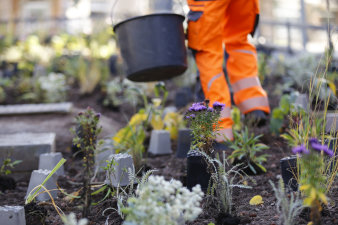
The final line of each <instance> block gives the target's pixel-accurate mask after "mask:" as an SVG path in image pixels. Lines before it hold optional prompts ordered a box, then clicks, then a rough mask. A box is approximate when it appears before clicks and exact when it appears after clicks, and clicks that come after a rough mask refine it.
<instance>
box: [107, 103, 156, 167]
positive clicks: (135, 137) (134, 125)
mask: <svg viewBox="0 0 338 225" xmlns="http://www.w3.org/2000/svg"><path fill="white" fill-rule="evenodd" d="M149 116H150V115H149V113H148V114H147V113H146V112H145V110H144V109H141V110H140V111H139V112H138V113H137V114H135V115H133V116H132V118H131V119H130V121H129V123H128V124H127V126H125V127H124V128H121V129H120V130H119V131H118V132H117V133H116V134H115V136H114V137H113V141H114V144H115V152H116V153H120V152H125V153H129V154H131V155H132V156H133V160H134V165H135V168H136V170H138V169H140V168H141V167H142V164H143V153H144V151H145V148H144V145H143V143H144V140H145V138H146V129H147V127H148V120H149Z"/></svg>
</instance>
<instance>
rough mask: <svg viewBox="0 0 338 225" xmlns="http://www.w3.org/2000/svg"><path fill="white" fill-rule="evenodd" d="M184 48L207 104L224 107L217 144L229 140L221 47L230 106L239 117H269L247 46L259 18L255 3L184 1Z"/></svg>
mask: <svg viewBox="0 0 338 225" xmlns="http://www.w3.org/2000/svg"><path fill="white" fill-rule="evenodd" d="M187 1H188V5H189V8H190V12H189V15H188V19H189V20H188V45H189V47H190V48H191V49H194V50H196V54H195V60H196V64H197V67H198V69H199V72H200V80H201V84H202V89H203V92H204V95H205V98H206V99H209V100H210V103H211V104H213V102H215V101H218V102H221V103H224V104H225V105H226V107H225V109H224V110H223V112H222V114H221V120H220V127H221V130H220V131H219V133H220V136H219V138H218V139H217V141H222V140H224V139H223V138H222V137H221V136H222V135H225V136H226V137H227V138H229V139H232V138H233V136H232V129H231V127H232V124H233V121H232V120H231V115H230V108H231V99H230V92H229V87H228V85H227V82H226V79H225V76H224V74H223V66H222V65H223V61H224V47H225V51H226V54H227V56H228V57H227V64H226V68H227V73H228V76H229V80H230V84H231V87H232V89H233V91H234V102H235V104H236V106H237V107H239V109H240V110H241V112H242V113H244V114H246V113H249V112H251V111H253V110H262V111H264V112H266V113H270V107H269V102H268V98H267V94H266V92H265V91H264V90H263V88H262V86H261V84H260V81H259V79H258V67H257V53H256V49H255V47H254V46H253V45H252V44H250V43H249V42H248V39H247V36H248V34H250V33H253V31H254V29H255V26H256V25H257V22H258V21H257V19H258V15H259V4H258V0H187Z"/></svg>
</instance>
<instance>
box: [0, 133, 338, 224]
mask: <svg viewBox="0 0 338 225" xmlns="http://www.w3.org/2000/svg"><path fill="white" fill-rule="evenodd" d="M260 132H263V133H264V136H263V137H262V138H261V140H262V142H263V143H265V144H267V145H268V146H269V147H270V149H269V150H266V152H267V153H269V154H270V157H269V160H268V161H269V163H266V164H265V165H264V166H265V167H266V168H267V173H264V174H261V175H257V176H252V178H253V179H254V180H255V182H249V185H250V186H252V187H253V188H252V189H251V190H245V189H236V188H235V190H234V196H233V197H234V203H235V206H234V208H235V212H236V214H237V215H238V216H239V218H240V220H241V222H240V224H257V225H258V224H260V225H263V224H267V225H273V224H278V219H279V215H277V213H276V208H275V204H276V199H275V197H274V193H273V190H272V188H271V186H270V184H269V180H271V181H273V182H274V183H277V181H278V179H279V176H280V163H279V161H280V159H281V158H283V157H285V156H288V155H290V149H289V148H288V147H287V144H286V142H285V141H283V140H282V139H281V138H278V137H275V136H271V135H270V134H269V132H268V129H267V128H264V129H261V130H260ZM172 149H173V150H175V145H174V144H173V146H172ZM58 150H59V151H64V150H63V149H58ZM227 153H228V154H229V153H230V151H229V152H227ZM64 155H65V158H67V159H68V160H67V162H66V164H65V171H66V176H64V177H59V179H58V185H59V186H60V187H61V188H63V189H65V191H66V192H67V193H73V192H75V191H78V190H79V189H80V188H81V187H82V183H81V182H82V176H83V173H82V170H83V168H82V162H81V160H80V159H74V158H72V157H71V154H70V153H66V154H64ZM147 169H157V172H155V174H158V175H163V176H164V177H165V178H166V179H167V180H170V179H171V178H173V179H177V180H181V181H182V183H183V184H185V179H186V160H185V159H177V158H176V157H175V151H174V153H173V154H171V155H167V156H160V157H152V158H147ZM27 186H28V180H21V181H19V182H18V183H17V187H16V188H15V189H14V190H7V191H5V193H4V194H0V202H1V205H24V197H25V194H26V190H27ZM255 195H261V196H262V197H263V201H264V203H263V204H262V205H258V206H251V205H250V204H249V201H250V199H251V198H252V197H253V196H255ZM103 197H104V195H103V194H100V195H97V196H95V197H94V202H97V201H99V200H100V199H102V198H103ZM330 197H331V201H332V202H337V201H338V184H337V182H336V183H335V185H334V187H333V188H332V192H331V194H330ZM68 199H69V198H68ZM203 202H205V201H203ZM56 204H57V205H58V206H59V207H60V208H61V209H62V210H63V211H64V212H65V213H66V214H69V213H70V212H75V213H76V214H77V216H78V217H81V211H82V210H81V206H82V203H81V202H80V201H78V200H77V199H75V200H74V201H68V200H67V197H66V196H65V195H64V194H61V193H60V194H59V198H57V199H56ZM41 206H42V207H43V208H44V209H46V210H47V218H46V224H53V225H57V224H62V222H61V219H60V218H59V216H58V214H57V213H56V211H55V209H54V207H53V206H52V205H51V204H50V203H43V204H41ZM109 207H114V208H116V202H114V201H113V200H110V199H108V200H105V201H103V202H101V203H100V204H98V205H97V206H93V208H92V211H91V215H90V216H89V220H90V223H89V224H100V225H102V224H104V223H105V221H106V218H107V217H106V216H108V215H109V214H111V215H110V216H109V224H122V222H123V220H122V219H121V218H120V216H119V215H118V214H117V213H116V212H114V211H113V210H108V211H106V216H103V215H102V213H103V211H104V210H105V209H107V208H109ZM337 211H338V206H332V207H330V208H325V209H324V211H323V217H322V222H323V224H327V225H332V224H337V223H338V215H337ZM26 216H28V217H29V216H30V215H26ZM216 216H217V209H216V206H215V208H213V207H210V206H209V207H208V208H205V207H204V208H203V213H202V214H200V216H199V217H198V218H197V219H196V220H195V221H194V222H191V223H189V224H201V225H202V224H208V223H210V222H214V223H216ZM307 217H308V215H307V214H306V213H304V215H303V216H301V217H300V218H299V219H298V223H297V224H307V222H308V221H309V218H307Z"/></svg>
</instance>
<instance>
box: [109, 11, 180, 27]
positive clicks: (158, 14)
mask: <svg viewBox="0 0 338 225" xmlns="http://www.w3.org/2000/svg"><path fill="white" fill-rule="evenodd" d="M160 15H172V16H178V17H182V19H183V21H184V20H185V16H183V15H181V14H177V13H152V14H147V15H142V16H135V17H131V18H129V19H126V20H123V21H121V22H119V23H117V24H115V25H113V31H114V32H115V30H116V29H117V27H118V26H120V25H122V24H123V23H126V22H129V21H131V20H135V19H139V18H142V17H148V16H160Z"/></svg>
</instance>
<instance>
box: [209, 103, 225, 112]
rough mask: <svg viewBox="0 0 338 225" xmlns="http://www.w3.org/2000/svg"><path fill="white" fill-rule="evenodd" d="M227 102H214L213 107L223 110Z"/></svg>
mask: <svg viewBox="0 0 338 225" xmlns="http://www.w3.org/2000/svg"><path fill="white" fill-rule="evenodd" d="M224 106H225V104H222V103H220V102H214V104H212V107H213V108H214V109H216V110H220V111H222V110H223V108H224Z"/></svg>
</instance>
